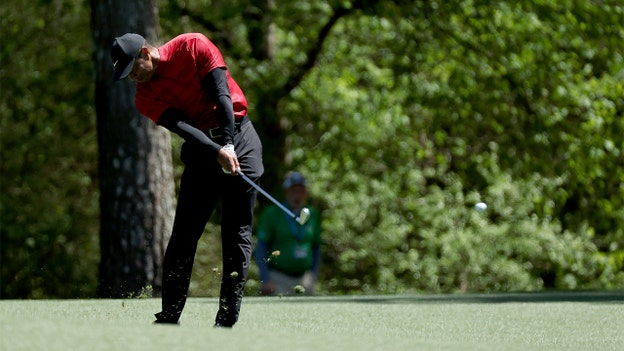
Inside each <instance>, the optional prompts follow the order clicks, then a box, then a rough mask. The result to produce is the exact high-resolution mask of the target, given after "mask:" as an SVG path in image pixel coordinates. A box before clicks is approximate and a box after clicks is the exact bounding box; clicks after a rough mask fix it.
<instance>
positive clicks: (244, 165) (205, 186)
mask: <svg viewBox="0 0 624 351" xmlns="http://www.w3.org/2000/svg"><path fill="white" fill-rule="evenodd" d="M234 146H235V151H236V154H237V156H238V160H239V163H240V165H241V170H242V171H243V172H244V173H245V174H246V175H247V176H248V177H249V178H251V179H252V180H254V181H256V182H257V181H258V180H259V178H260V176H261V175H262V173H263V171H264V168H263V165H262V144H261V143H260V139H259V138H258V135H257V134H256V131H255V129H254V128H253V125H252V123H250V122H248V123H245V124H243V125H242V126H241V127H240V129H239V130H238V131H237V134H236V135H235V137H234ZM207 157H208V156H207V154H206V153H205V152H203V151H202V147H201V146H200V145H197V144H194V143H191V142H186V143H184V144H183V146H182V154H181V158H182V162H183V163H184V165H185V168H184V172H183V173H182V178H181V180H180V190H179V194H178V204H177V208H176V215H175V220H174V223H173V231H172V234H171V238H170V240H169V244H168V246H167V250H166V252H165V260H164V265H163V290H162V311H161V312H160V313H157V314H156V318H157V321H159V322H167V323H176V322H177V321H178V319H179V318H180V315H181V314H182V310H183V309H184V304H185V303H186V297H187V294H188V288H189V283H190V279H191V273H192V270H193V262H194V260H195V253H196V251H197V244H198V241H199V239H200V237H201V236H202V233H203V231H204V228H205V227H206V223H207V222H208V220H209V219H210V216H211V215H212V213H213V212H214V209H215V207H216V206H217V203H218V201H221V205H222V218H221V241H222V249H223V250H222V251H223V272H222V278H221V291H220V299H219V310H218V312H217V317H216V320H215V322H216V324H218V325H221V326H232V325H234V323H236V321H237V320H238V315H239V313H240V308H241V302H242V298H243V290H244V287H245V282H246V279H247V273H248V270H249V265H250V262H251V253H252V232H251V230H252V223H253V208H254V201H255V189H253V187H251V186H250V185H249V184H247V183H246V182H245V181H244V180H243V179H242V178H241V177H239V176H233V175H230V174H225V173H224V172H223V171H222V170H221V166H220V165H219V164H218V162H217V161H216V159H215V160H211V159H207Z"/></svg>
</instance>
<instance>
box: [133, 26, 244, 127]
mask: <svg viewBox="0 0 624 351" xmlns="http://www.w3.org/2000/svg"><path fill="white" fill-rule="evenodd" d="M158 53H159V54H160V62H159V63H158V67H157V68H156V72H155V74H154V76H153V77H152V79H151V80H150V81H149V82H146V83H138V84H137V87H136V89H137V90H136V96H135V103H136V106H137V108H138V109H139V112H141V114H143V115H144V116H146V117H148V118H150V119H151V120H152V121H154V122H158V119H159V118H160V116H161V115H162V113H163V112H164V111H165V110H166V109H168V108H171V107H173V108H176V109H178V110H180V111H182V112H184V113H186V114H187V116H188V120H187V121H186V122H187V123H188V124H190V125H192V126H194V127H196V128H198V129H201V130H207V129H209V128H216V127H218V126H219V125H218V123H217V104H216V96H210V95H209V94H208V92H207V91H206V90H205V89H203V88H202V86H201V79H202V78H203V77H204V76H205V75H206V74H207V73H208V72H210V71H212V70H213V69H215V68H218V67H226V65H225V61H224V60H223V56H222V55H221V52H220V51H219V49H217V47H216V46H215V45H214V44H213V43H212V42H211V41H210V40H209V39H208V38H206V37H205V36H204V35H203V34H199V33H188V34H182V35H180V36H177V37H175V38H173V39H172V40H171V41H169V42H167V43H166V44H164V45H163V46H161V47H159V48H158ZM226 75H227V80H228V86H229V88H230V96H231V97H232V104H233V107H234V118H235V119H236V120H239V119H242V118H243V117H245V116H246V115H247V99H246V98H245V95H244V94H243V91H242V90H241V88H240V87H239V86H238V84H237V83H236V82H235V81H234V79H233V78H232V77H231V76H230V73H229V72H226Z"/></svg>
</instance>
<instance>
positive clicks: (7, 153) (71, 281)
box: [0, 1, 98, 298]
mask: <svg viewBox="0 0 624 351" xmlns="http://www.w3.org/2000/svg"><path fill="white" fill-rule="evenodd" d="M26 5H27V4H26V3H24V2H21V1H8V2H7V1H5V2H3V4H2V5H0V8H1V10H0V13H1V14H2V15H1V18H2V19H1V20H0V21H1V22H0V23H1V28H2V33H3V34H4V39H3V45H2V47H1V48H0V66H1V67H2V68H1V69H0V82H1V87H2V88H1V89H2V101H1V102H0V143H1V147H0V160H1V164H0V167H1V172H2V180H1V183H0V188H1V190H0V223H1V227H0V235H1V238H0V260H1V271H2V276H1V284H0V296H1V297H3V298H43V297H48V298H49V297H75V296H83V297H89V296H93V294H94V292H95V283H96V279H97V275H96V272H97V262H98V253H97V229H98V221H97V208H98V201H97V187H96V185H95V184H94V178H95V176H96V159H97V141H96V139H95V133H94V131H95V118H94V111H93V101H92V95H93V89H92V83H91V77H92V75H93V74H92V66H91V64H90V62H91V61H90V54H91V46H90V41H89V33H88V31H85V30H84V29H81V28H88V23H87V19H88V17H89V16H88V11H87V9H85V8H84V7H83V4H82V3H81V2H79V1H74V2H62V1H52V2H46V4H45V5H43V4H39V5H37V6H34V7H32V6H30V5H28V6H26ZM68 33H71V35H68Z"/></svg>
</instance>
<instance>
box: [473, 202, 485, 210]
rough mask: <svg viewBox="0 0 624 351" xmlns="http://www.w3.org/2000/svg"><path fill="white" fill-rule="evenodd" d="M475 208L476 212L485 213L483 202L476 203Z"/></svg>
mask: <svg viewBox="0 0 624 351" xmlns="http://www.w3.org/2000/svg"><path fill="white" fill-rule="evenodd" d="M475 208H476V209H477V211H485V210H487V205H486V204H485V202H477V204H476V205H475Z"/></svg>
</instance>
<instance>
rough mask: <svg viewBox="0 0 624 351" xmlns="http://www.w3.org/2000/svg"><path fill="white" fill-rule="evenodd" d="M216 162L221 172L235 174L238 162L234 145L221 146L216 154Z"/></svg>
mask: <svg viewBox="0 0 624 351" xmlns="http://www.w3.org/2000/svg"><path fill="white" fill-rule="evenodd" d="M217 162H219V164H220V165H221V168H222V169H223V172H225V173H228V174H231V175H236V170H237V169H239V168H240V164H238V158H237V157H236V152H235V151H234V145H232V144H227V145H225V146H224V147H222V148H221V149H220V150H219V154H218V155H217Z"/></svg>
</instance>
